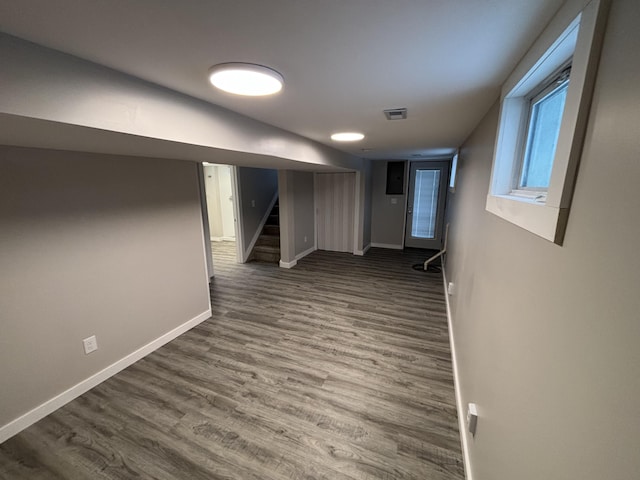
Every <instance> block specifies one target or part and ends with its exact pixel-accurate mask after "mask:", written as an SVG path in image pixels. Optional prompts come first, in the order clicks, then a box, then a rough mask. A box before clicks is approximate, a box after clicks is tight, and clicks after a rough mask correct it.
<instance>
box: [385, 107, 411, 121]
mask: <svg viewBox="0 0 640 480" xmlns="http://www.w3.org/2000/svg"><path fill="white" fill-rule="evenodd" d="M383 112H384V116H385V117H387V120H404V119H405V118H407V109H406V108H390V109H389V110H383Z"/></svg>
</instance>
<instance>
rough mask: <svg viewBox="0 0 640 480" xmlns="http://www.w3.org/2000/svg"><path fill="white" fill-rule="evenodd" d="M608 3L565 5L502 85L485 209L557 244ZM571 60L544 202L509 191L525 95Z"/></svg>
mask: <svg viewBox="0 0 640 480" xmlns="http://www.w3.org/2000/svg"><path fill="white" fill-rule="evenodd" d="M609 4H610V0H591V1H589V2H585V1H584V0H569V1H567V3H565V5H564V6H563V7H562V8H561V9H560V10H559V11H558V13H557V14H556V16H555V18H554V19H553V20H552V21H551V23H550V24H549V25H548V26H547V28H546V29H545V30H544V31H543V32H542V34H541V35H540V37H538V39H537V40H536V42H535V43H534V45H533V46H532V47H531V49H530V50H529V52H528V53H527V54H526V55H525V57H524V58H523V59H522V60H521V61H520V63H519V64H518V65H517V67H516V68H515V70H514V71H513V73H512V74H511V75H510V76H509V78H508V79H507V81H506V82H505V84H504V85H503V87H502V94H501V108H500V119H499V122H498V135H497V138H496V146H495V154H494V159H493V167H492V170H491V183H490V186H489V193H488V195H487V204H486V209H487V211H489V212H491V213H493V214H495V215H498V216H499V217H501V218H503V219H505V220H507V221H509V222H511V223H514V224H516V225H518V226H520V227H522V228H524V229H526V230H528V231H530V232H532V233H534V234H536V235H539V236H540V237H542V238H545V239H547V240H549V241H552V242H554V243H556V244H558V245H562V241H563V240H564V233H565V228H566V224H567V219H568V216H569V207H570V204H571V197H572V194H573V185H574V183H575V178H576V172H577V166H578V162H579V159H580V155H581V153H582V144H583V141H584V134H585V130H586V125H587V117H588V113H589V108H590V106H591V97H592V93H593V84H594V82H595V75H596V70H597V64H598V59H599V56H600V49H601V45H602V38H603V36H604V27H605V23H606V13H607V11H608V7H609ZM572 57H573V60H572V61H571V79H570V81H569V88H568V90H567V99H566V103H565V107H564V113H563V115H562V122H561V124H560V133H559V136H558V144H557V147H556V153H555V157H554V161H553V168H552V171H551V180H550V182H549V188H548V189H547V192H546V197H545V196H544V195H542V193H541V192H533V193H531V194H522V192H521V191H514V190H513V187H514V185H513V179H514V178H515V171H516V170H517V169H519V168H520V161H521V158H522V156H521V148H522V144H523V142H524V141H526V138H525V137H526V135H527V130H528V125H527V119H528V113H529V99H530V94H531V92H532V91H534V90H535V89H536V88H537V87H538V86H539V85H540V84H541V83H542V82H543V81H544V80H545V79H546V78H548V77H549V76H550V75H551V74H553V72H554V71H556V70H557V69H558V68H560V67H561V66H562V65H564V64H565V63H567V62H568V61H569V59H571V58H572Z"/></svg>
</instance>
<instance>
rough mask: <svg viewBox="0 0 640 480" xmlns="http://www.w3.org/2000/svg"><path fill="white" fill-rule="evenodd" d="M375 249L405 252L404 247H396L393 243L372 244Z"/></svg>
mask: <svg viewBox="0 0 640 480" xmlns="http://www.w3.org/2000/svg"><path fill="white" fill-rule="evenodd" d="M370 245H371V246H372V247H374V248H389V249H391V250H403V249H404V247H403V246H402V245H395V244H393V243H371V244H370Z"/></svg>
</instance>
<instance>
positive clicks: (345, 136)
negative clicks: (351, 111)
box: [331, 132, 364, 142]
mask: <svg viewBox="0 0 640 480" xmlns="http://www.w3.org/2000/svg"><path fill="white" fill-rule="evenodd" d="M363 138H364V135H363V134H361V133H357V132H340V133H334V134H333V135H331V140H333V141H336V142H357V141H358V140H362V139H363Z"/></svg>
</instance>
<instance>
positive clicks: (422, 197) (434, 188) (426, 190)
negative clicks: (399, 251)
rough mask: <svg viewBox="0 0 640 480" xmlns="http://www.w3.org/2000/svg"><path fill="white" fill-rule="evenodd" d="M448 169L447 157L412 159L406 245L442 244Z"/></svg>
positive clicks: (437, 247) (430, 245) (434, 245)
mask: <svg viewBox="0 0 640 480" xmlns="http://www.w3.org/2000/svg"><path fill="white" fill-rule="evenodd" d="M448 172H449V163H448V162H446V161H430V162H412V163H411V170H410V173H409V203H408V205H407V226H406V231H405V239H404V245H405V247H415V248H433V249H436V250H439V249H440V248H442V224H443V220H444V203H445V197H446V194H447V174H448Z"/></svg>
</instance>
